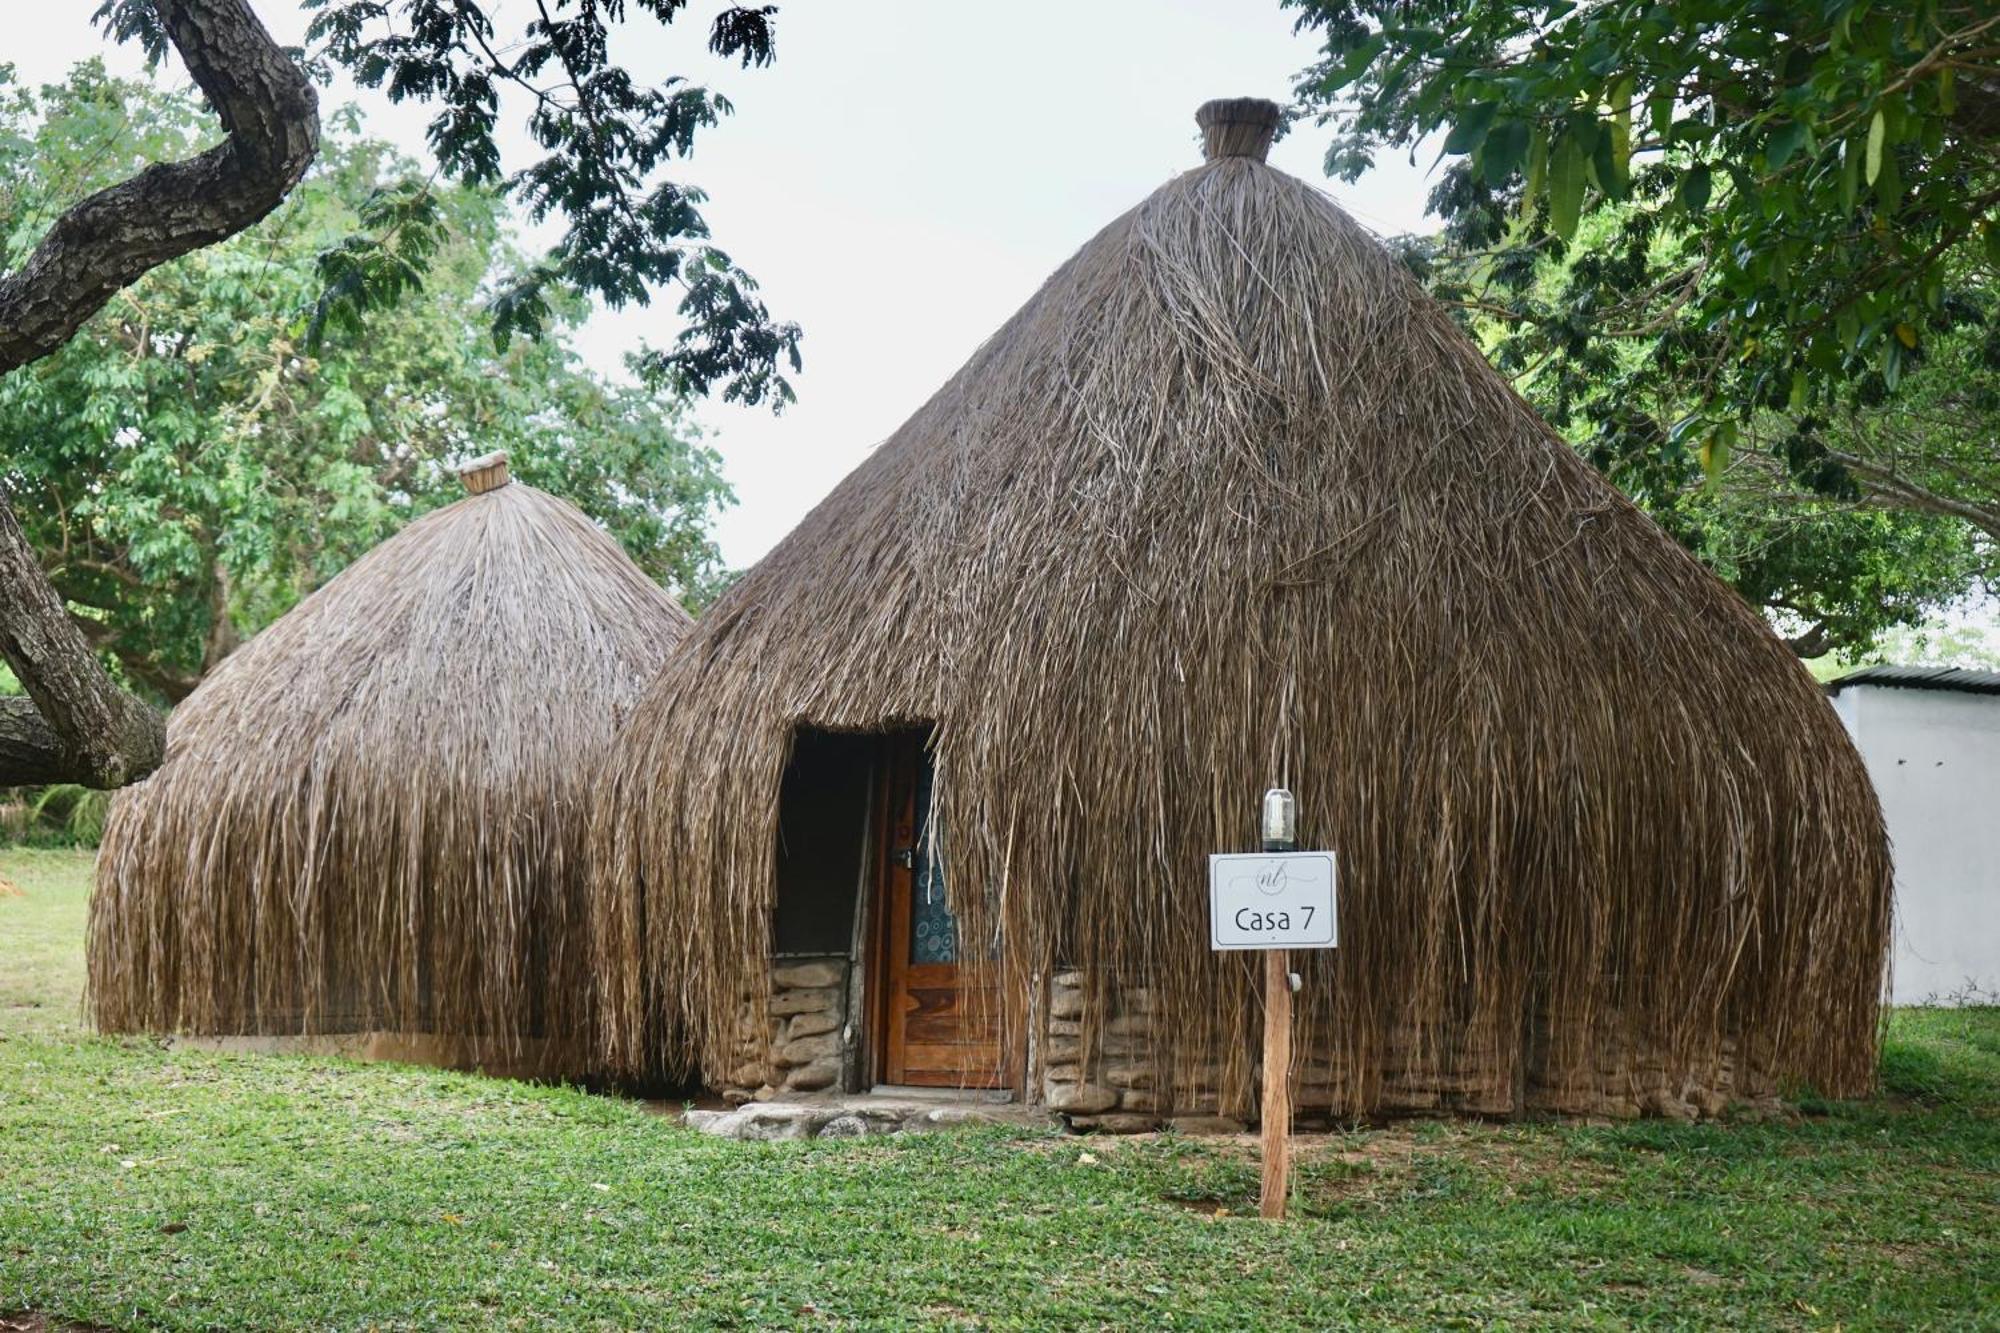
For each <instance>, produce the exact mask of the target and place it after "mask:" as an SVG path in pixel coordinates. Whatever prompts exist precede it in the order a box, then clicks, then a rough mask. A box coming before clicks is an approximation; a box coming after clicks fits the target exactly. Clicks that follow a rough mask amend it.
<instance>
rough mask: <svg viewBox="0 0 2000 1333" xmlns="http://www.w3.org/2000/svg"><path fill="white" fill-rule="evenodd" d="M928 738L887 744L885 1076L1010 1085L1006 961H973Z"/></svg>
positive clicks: (905, 735)
mask: <svg viewBox="0 0 2000 1333" xmlns="http://www.w3.org/2000/svg"><path fill="white" fill-rule="evenodd" d="M927 739H928V736H927V734H926V733H923V732H900V733H897V734H895V735H893V736H890V737H888V738H887V741H886V750H887V753H886V755H885V759H886V763H885V767H886V769H887V781H886V782H884V783H883V784H882V798H883V804H882V809H881V816H880V817H881V828H882V832H883V836H882V837H881V838H880V839H878V841H877V845H878V846H879V847H881V849H882V857H881V860H880V863H879V865H880V870H879V875H878V879H877V889H876V901H877V903H878V910H877V912H876V913H875V919H876V923H877V929H876V933H875V941H876V947H875V950H874V956H875V960H876V962H875V967H874V969H873V976H874V978H875V991H876V994H877V996H878V998H879V1004H878V1006H877V1008H876V1010H875V1012H876V1013H877V1014H878V1016H879V1023H878V1025H877V1032H878V1033H879V1034H880V1038H879V1041H878V1043H877V1051H876V1075H877V1078H878V1079H879V1080H880V1081H881V1082H883V1083H887V1084H893V1085H897V1086H905V1087H931V1088H1009V1087H1012V1086H1013V1084H1014V1081H1015V1079H1014V1072H1015V1071H1014V1065H1015V1062H1014V1061H1013V1060H1012V1059H1011V1058H1010V1048H1011V1047H1012V1046H1013V1045H1015V1044H1016V1043H1012V1042H1010V1041H1008V1039H1007V1033H1006V1030H1005V1027H1004V1018H1003V1008H1004V1006H1002V1005H1001V1003H1000V990H999V976H1000V971H1001V969H1000V967H999V966H998V964H999V961H1000V960H999V959H998V958H997V957H993V958H976V957H969V956H967V951H966V949H965V948H964V944H963V941H962V940H961V939H960V938H959V931H958V922H957V920H956V918H955V917H954V916H953V914H952V911H951V906H950V904H949V902H948V901H947V898H946V893H945V865H944V857H943V855H942V854H941V853H940V851H939V844H940V841H941V840H939V839H935V838H933V837H932V830H931V827H930V814H931V779H932V769H931V758H930V754H929V753H928V747H927V745H926V741H927Z"/></svg>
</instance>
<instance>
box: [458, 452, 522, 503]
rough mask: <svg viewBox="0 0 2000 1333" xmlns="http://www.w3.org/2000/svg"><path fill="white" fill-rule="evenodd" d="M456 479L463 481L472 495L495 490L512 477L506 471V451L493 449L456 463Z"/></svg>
mask: <svg viewBox="0 0 2000 1333" xmlns="http://www.w3.org/2000/svg"><path fill="white" fill-rule="evenodd" d="M458 479H459V480H460V481H462V482H464V483H465V489H466V490H467V491H468V492H469V493H471V494H473V495H484V494H486V492H488V491H497V490H499V489H500V488H501V487H502V486H505V485H506V484H507V483H508V482H509V481H512V480H513V478H512V477H511V476H509V475H508V473H507V451H506V450H505V449H495V450H494V451H493V452H492V453H490V454H481V455H480V456H479V457H477V458H474V459H469V460H468V461H466V462H463V463H460V464H459V465H458Z"/></svg>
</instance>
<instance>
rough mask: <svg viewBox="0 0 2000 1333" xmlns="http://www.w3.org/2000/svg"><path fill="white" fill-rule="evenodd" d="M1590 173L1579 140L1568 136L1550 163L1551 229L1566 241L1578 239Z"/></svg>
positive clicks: (1566, 135) (1564, 138)
mask: <svg viewBox="0 0 2000 1333" xmlns="http://www.w3.org/2000/svg"><path fill="white" fill-rule="evenodd" d="M1587 171H1588V166H1587V160H1586V159H1585V157H1584V154H1583V148H1582V146H1581V145H1580V144H1579V143H1578V142H1577V137H1576V136H1575V135H1574V134H1565V135H1564V136H1563V137H1562V138H1561V140H1559V141H1558V142H1557V144H1556V146H1555V151H1554V152H1553V154H1552V155H1551V157H1550V161H1549V229H1550V230H1551V231H1553V232H1555V234H1556V235H1558V236H1560V237H1562V239H1564V240H1565V241H1567V240H1569V239H1570V238H1571V237H1573V236H1575V235H1576V224H1577V219H1578V218H1579V217H1580V216H1581V215H1582V211H1583V187H1584V177H1585V174H1586V173H1587Z"/></svg>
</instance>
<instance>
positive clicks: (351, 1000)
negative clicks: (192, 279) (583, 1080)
mask: <svg viewBox="0 0 2000 1333" xmlns="http://www.w3.org/2000/svg"><path fill="white" fill-rule="evenodd" d="M482 461H483V463H484V464H485V465H486V466H485V467H484V469H483V471H481V473H480V479H481V480H482V481H483V482H485V483H491V485H492V486H494V487H497V489H490V490H487V493H485V494H475V495H473V496H472V497H470V498H468V499H465V500H461V501H459V502H458V503H457V504H454V505H451V506H449V507H448V508H445V509H442V510H439V511H438V512H436V513H434V514H431V515H428V516H426V517H424V518H422V519H419V520H418V521H417V522H415V523H413V524H411V525H410V526H409V527H408V528H406V529H404V531H403V532H402V533H400V534H398V535H397V536H395V537H393V538H391V539H390V540H389V541H386V542H384V543H383V544H382V545H381V546H379V547H377V548H376V549H375V550H373V551H371V552H370V553H369V554H367V555H366V556H363V557H362V558H361V559H360V560H358V561H356V562H355V563H354V564H353V565H352V566H351V567H350V568H348V569H347V570H346V571H345V572H343V573H342V574H341V575H340V576H339V577H337V578H335V579H334V580H333V581H332V582H330V583H328V584H327V585H326V586H325V587H324V588H322V589H320V590H319V591H318V592H316V593H314V594H313V595H312V596H311V597H308V598H307V599H306V600H305V601H304V602H302V603H300V605H299V606H298V607H297V608H295V609H294V610H292V611H291V612H290V613H289V614H287V615H285V616H284V617H283V618H281V619H280V620H279V621H278V622H277V623H276V624H274V625H272V626H271V627H270V628H268V629H266V630H265V631H264V632H263V633H261V634H259V635H258V636H257V637H256V638H255V639H253V640H252V641H251V642H250V643H249V644H248V645H247V646H245V647H244V648H243V649H242V650H241V651H239V652H237V653H236V654H235V655H234V656H232V657H230V658H229V659H228V660H227V661H226V662H224V663H223V664H222V666H221V667H220V668H218V669H217V670H216V672H215V674H214V675H213V676H212V677H210V679H209V680H208V681H206V682H205V683H204V684H203V685H202V687H201V688H200V689H199V690H197V691H196V692H195V693H194V695H193V696H192V697H190V698H189V699H188V700H187V701H186V702H185V703H183V704H182V705H181V706H180V707H179V708H178V709H176V710H175V712H174V715H173V719H172V722H171V724H170V726H169V729H168V745H167V759H166V763H165V764H164V766H163V767H162V768H161V769H160V771H159V772H158V773H157V774H155V775H154V776H153V777H152V778H151V779H149V780H148V781H146V782H144V783H142V784H140V785H139V786H137V787H134V788H131V789H130V790H128V791H126V792H124V793H122V794H120V796H119V797H118V799H117V800H116V801H115V802H114V803H113V805H112V810H111V816H110V821H109V825H108V827H107V828H106V831H105V838H104V845H103V849H102V851H101V852H100V854H99V858H98V877H97V892H96V894H95V896H94V897H93V898H92V900H91V921H90V1004H91V1009H92V1012H93V1015H94V1017H95V1019H96V1021H97V1024H98V1026H99V1027H100V1028H101V1029H103V1030H104V1031H107V1032H133V1031H154V1032H182V1033H197V1034H220V1033H249V1034H279V1035H291V1034H310V1033H330V1032H356V1031H375V1030H385V1031H394V1032H406V1033H418V1032H421V1033H437V1034H443V1035H447V1036H451V1037H456V1038H463V1039H466V1041H467V1042H468V1043H469V1044H470V1048H471V1049H472V1050H473V1051H475V1053H477V1052H479V1051H481V1050H484V1051H487V1052H491V1053H492V1054H493V1055H495V1056H513V1055H516V1054H518V1052H519V1050H520V1047H521V1044H522V1043H523V1042H524V1041H526V1040H529V1039H535V1040H537V1041H540V1042H543V1043H546V1045H545V1046H544V1048H543V1049H544V1050H545V1051H546V1052H547V1053H548V1054H549V1058H550V1059H551V1060H552V1061H553V1067H554V1068H555V1069H558V1070H560V1071H562V1072H572V1073H581V1072H584V1071H585V1070H587V1069H589V1068H590V1067H591V1066H590V1062H589V1048H590V1045H591V1032H592V1014H591V1005H592V1000H593V994H594V992H593V985H592V981H591V977H590V968H591V965H592V963H591V950H590V945H589V917H588V913H587V911H586V901H585V882H584V865H583V845H582V844H583V832H584V827H585V824H586V821H587V817H588V811H589V809H590V807H591V805H592V804H594V803H595V802H596V801H597V800H598V796H597V792H598V790H599V784H600V779H599V765H600V762H601V759H602V756H603V755H604V753H605V752H606V750H607V749H608V747H609V744H610V741H611V736H612V732H613V728H614V726H615V725H616V720H617V717H618V715H619V713H620V711H621V710H622V709H623V708H624V707H625V706H626V705H627V704H628V703H629V702H630V701H631V700H632V698H633V697H634V696H635V695H636V694H637V693H638V691H639V689H640V687H641V686H642V685H643V684H644V682H645V681H646V680H647V679H648V678H649V677H650V676H651V675H652V674H653V672H654V670H655V669H656V668H657V667H658V665H659V663H660V661H661V659H662V658H663V657H664V656H665V654H666V652H667V650H668V648H670V647H671V646H672V645H673V644H674V643H675V642H676V641H677V640H678V639H679V638H680V637H681V635H682V634H684V633H685V632H686V627H687V625H688V623H689V621H688V617H687V614H686V613H685V612H683V611H682V610H681V609H680V607H679V606H677V605H676V604H675V603H674V602H673V600H672V599H671V598H669V597H668V596H667V595H666V594H665V593H664V592H662V591H661V590H660V589H659V588H658V587H657V586H655V585H654V584H653V582H652V581H651V580H649V579H648V578H647V577H646V576H645V575H644V574H643V573H642V572H641V571H640V570H639V568H638V567H637V566H636V565H634V564H633V563H632V562H631V560H630V559H629V558H627V556H626V555H625V553H624V552H623V551H622V550H621V549H619V547H618V545H617V543H615V542H614V541H612V540H611V538H609V537H608V536H606V535H605V534H604V533H603V532H602V531H600V530H599V529H598V528H597V527H596V525H594V524H593V523H592V522H591V521H590V520H589V519H588V518H586V517H585V516H584V515H583V514H582V513H581V512H579V511H578V510H577V509H575V508H574V507H572V506H571V505H569V504H567V503H565V502H564V501H561V500H558V499H556V498H554V497H553V496H550V495H547V494H544V493H543V492H541V491H538V490H535V489H533V488H532V487H528V486H523V485H520V484H514V485H506V484H505V478H506V465H505V461H504V459H501V460H499V461H497V462H496V461H495V460H493V459H487V460H482ZM474 489H475V490H483V489H487V488H486V486H485V485H481V486H476V487H475V488H474Z"/></svg>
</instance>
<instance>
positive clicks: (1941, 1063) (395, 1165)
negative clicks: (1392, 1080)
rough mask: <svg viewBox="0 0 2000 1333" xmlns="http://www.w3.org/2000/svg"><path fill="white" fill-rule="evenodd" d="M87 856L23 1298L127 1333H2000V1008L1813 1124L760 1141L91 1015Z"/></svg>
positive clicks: (57, 929)
mask: <svg viewBox="0 0 2000 1333" xmlns="http://www.w3.org/2000/svg"><path fill="white" fill-rule="evenodd" d="M86 873H87V867H86V863H85V862H84V860H83V859H82V858H81V857H78V856H74V855H62V854H55V853H42V854H25V853H0V874H5V875H6V876H8V877H10V878H12V879H13V880H14V881H15V882H16V883H18V884H19V885H20V886H21V887H22V888H23V889H25V890H26V896H25V897H23V898H18V899H16V898H9V899H0V1006H4V1008H0V1315H4V1314H5V1313H7V1312H9V1311H15V1310H23V1309H29V1310H38V1311H41V1312H43V1313H45V1314H47V1315H49V1316H51V1317H60V1318H64V1319H71V1320H83V1321H91V1322H95V1323H102V1324H108V1325H112V1326H115V1327H120V1328H124V1327H156V1326H164V1327H171V1328H188V1329H197V1328H199V1329H208V1328H254V1329H272V1328H308V1327H310V1328H364V1327H384V1328H409V1327H420V1328H430V1327H463V1326H477V1327H498V1326H518V1327H542V1326H547V1325H551V1324H555V1325H560V1326H562V1327H578V1328H595V1327H604V1328H624V1327H655V1328H666V1327H688V1326H694V1327H762V1326H784V1327H805V1328H817V1327H823V1326H853V1325H867V1326H928V1325H938V1326H964V1327H989V1326H999V1327H1013V1326H1023V1325H1042V1326H1059V1327H1105V1328H1132V1327H1148V1328H1150V1327H1177V1328H1179V1327H1187V1328H1271V1327H1327V1326H1340V1325H1346V1324H1362V1325H1407V1326H1415V1327H1440V1326H1445V1327H1451V1326H1468V1325H1479V1326H1489V1325H1503V1326H1510V1327H1516V1328H1544V1327H1607V1326H1626V1325H1633V1324H1641V1325H1661V1326H1676V1327H1680V1326H1689V1325H1715V1326H1733V1327H1770V1326H1779V1327H1802V1328H1832V1327H1836V1326H1840V1327H1845V1328H1860V1327H1898V1328H1907V1327H1979V1326H1984V1327H1995V1326H1996V1314H1995V1312H1996V1309H2000V1236H1996V1233H2000V1184H1996V1182H2000V1011H1995V1010H1992V1009H1983V1010H1960V1011H1909V1012H1905V1013H1902V1014H1899V1015H1898V1016H1897V1018H1896V1021H1895V1026H1894V1032H1893V1035H1892V1037H1891V1040H1890V1042H1889V1045H1888V1049H1887V1052H1886V1054H1885V1057H1884V1079H1885V1085H1886V1088H1887V1092H1886V1094H1885V1096H1884V1098H1883V1099H1882V1100H1881V1101H1878V1102H1873V1103H1868V1104H1860V1105H1855V1104H1846V1105H1831V1106H1811V1105H1809V1106H1808V1111H1809V1114H1807V1115H1806V1116H1805V1117H1804V1118H1803V1119H1802V1120H1801V1121H1800V1122H1799V1123H1796V1124H1782V1123H1774V1124H1742V1125H1729V1126H1684V1125H1670V1124H1660V1123H1640V1124H1633V1125H1620V1126H1616V1127H1589V1126H1582V1125H1560V1126H1559V1125H1507V1126H1493V1125H1463V1124H1416V1125H1410V1126H1404V1127H1398V1128H1394V1129H1389V1130H1381V1131H1368V1132H1360V1133H1353V1134H1348V1135H1340V1136H1333V1137H1326V1138H1312V1139H1303V1140H1301V1149H1300V1155H1301V1159H1302V1160H1301V1167H1300V1169H1299V1171H1298V1173H1297V1177H1296V1194H1295V1198H1294V1211H1295V1216H1296V1220H1294V1221H1292V1222H1288V1223H1285V1224H1282V1225H1271V1224H1267V1223H1263V1222H1260V1221H1257V1220H1255V1219H1254V1217H1244V1216H1243V1214H1244V1213H1245V1212H1246V1211H1247V1212H1250V1213H1253V1214H1254V1212H1255V1191H1256V1162H1255V1157H1254V1154H1253V1153H1252V1151H1251V1150H1250V1147H1249V1146H1248V1145H1246V1144H1241V1143H1237V1142H1234V1141H1212V1140H1199V1139H1196V1140H1188V1139H1179V1140H1177V1139H1175V1138H1173V1137H1170V1136H1168V1137H1160V1138H1148V1139H1144V1140H1111V1139H1079V1138H1063V1137H1057V1136H1053V1135H1046V1134H1033V1133H1021V1132H1000V1131H978V1132H965V1133H953V1134H938V1135H930V1136H917V1137H910V1138H897V1139H874V1140H844V1141H826V1140H820V1141H809V1142H798V1143H778V1144H743V1143H733V1142H726V1141H722V1140H717V1139H711V1138H706V1137H703V1136H700V1135H697V1134H694V1133H691V1132H689V1131H687V1130H684V1129H681V1128H680V1127H679V1126H677V1125H676V1124H674V1123H673V1122H672V1121H671V1120H669V1119H665V1118H662V1117H661V1116H659V1115H656V1114H653V1113H650V1112H649V1111H648V1110H647V1109H646V1108H645V1107H643V1106H640V1105H637V1104H633V1103H629V1102H623V1101H618V1100H614V1099H611V1098H606V1097H598V1096H591V1095H587V1094H584V1093H581V1092H575V1091H570V1090H566V1089H558V1088H542V1087H530V1086H525V1085H521V1084H515V1083H506V1082H499V1081H493V1080H487V1079H482V1078H477V1077H471V1076H465V1075H457V1074H448V1073H438V1072H432V1071H428V1070H418V1069H409V1068H401V1067H391V1066H383V1065H358V1064H350V1063H345V1062H341V1061H335V1060H323V1059H305V1058H290V1057H271V1056H263V1057H253V1056H231V1055H217V1054H198V1053H192V1052H170V1051H167V1050H165V1049H163V1048H162V1047H160V1046H159V1045H157V1044H155V1043H152V1042H146V1041H130V1040H120V1041H113V1040H99V1039H93V1038H90V1037H88V1036H86V1035H83V1034H81V1033H80V1032H79V1031H78V1018H77V1013H78V994H79V990H80V987H81V982H82V964H81V955H82V926H83V919H84V918H83V904H84V896H85V892H86V888H85V883H84V880H85V876H86Z"/></svg>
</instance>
